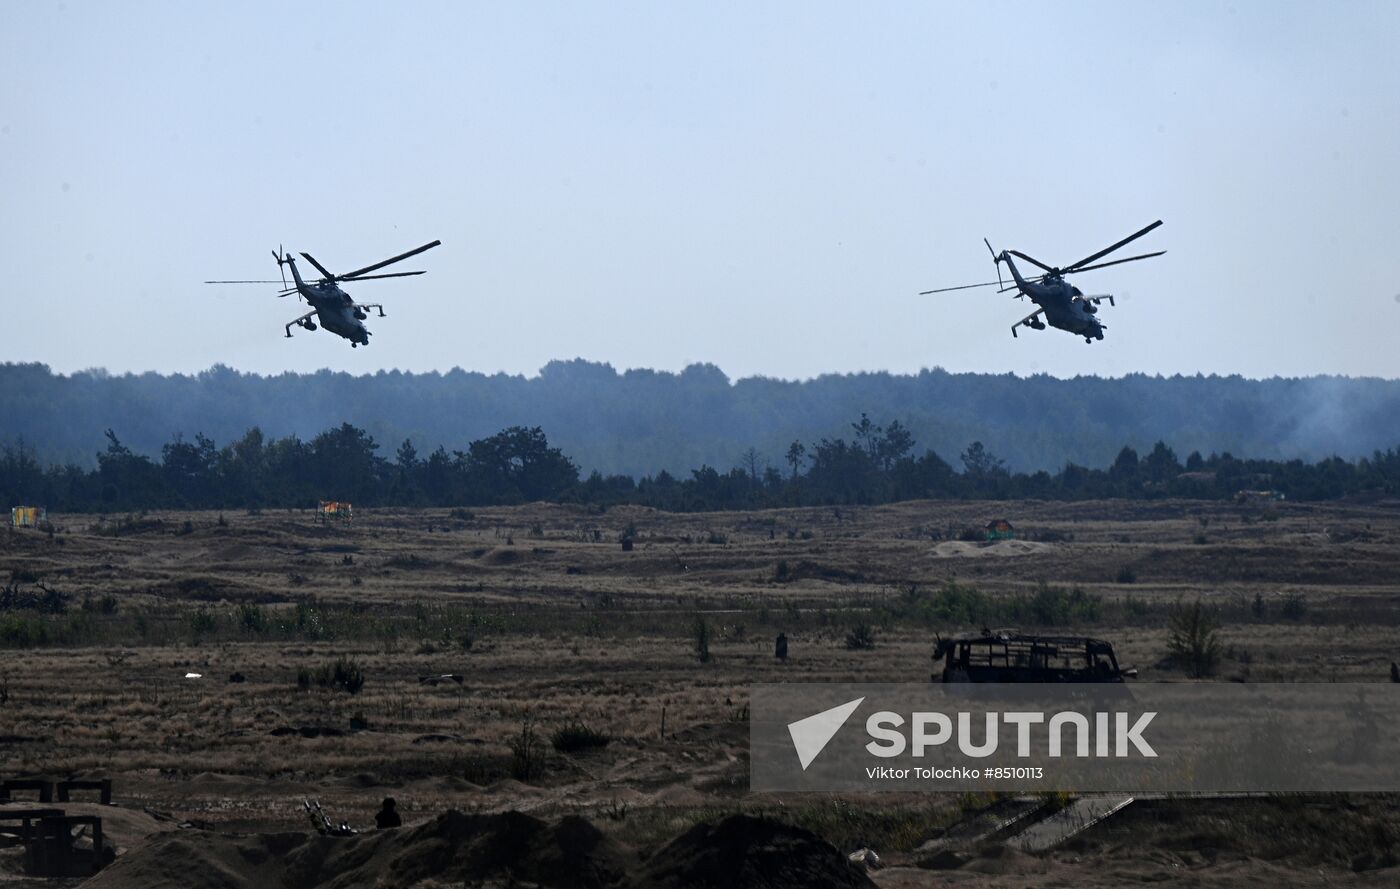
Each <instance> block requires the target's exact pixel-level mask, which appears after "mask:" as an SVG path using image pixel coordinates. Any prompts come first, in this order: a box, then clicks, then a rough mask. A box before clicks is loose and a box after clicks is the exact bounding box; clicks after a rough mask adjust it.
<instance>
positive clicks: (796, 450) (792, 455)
mask: <svg viewBox="0 0 1400 889" xmlns="http://www.w3.org/2000/svg"><path fill="white" fill-rule="evenodd" d="M786 459H787V464H788V466H790V467H792V478H793V479H794V480H796V478H797V470H798V469H799V468H800V467H801V466H802V461H803V460H805V459H807V447H806V445H804V444H802V442H800V441H794V442H793V443H792V444H790V445H788V449H787V458H786Z"/></svg>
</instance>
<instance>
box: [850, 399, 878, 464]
mask: <svg viewBox="0 0 1400 889" xmlns="http://www.w3.org/2000/svg"><path fill="white" fill-rule="evenodd" d="M851 428H852V429H854V430H855V432H856V441H858V442H860V444H861V447H863V448H865V452H866V453H867V454H869V455H870V458H871V459H872V460H873V459H875V449H876V442H877V441H878V439H879V436H880V427H879V426H876V425H875V424H874V423H872V422H870V418H869V417H867V416H866V415H865V412H864V411H862V412H861V415H860V422H858V423H852V424H851Z"/></svg>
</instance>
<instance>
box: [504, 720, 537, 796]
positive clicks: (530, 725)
mask: <svg viewBox="0 0 1400 889" xmlns="http://www.w3.org/2000/svg"><path fill="white" fill-rule="evenodd" d="M508 746H509V747H510V774H511V777H513V778H514V779H515V780H517V781H529V780H530V779H532V778H534V777H535V776H536V775H538V774H539V772H540V769H541V768H542V767H543V765H544V744H543V743H542V742H541V741H540V739H539V736H538V735H536V734H535V720H534V717H531V716H528V715H527V716H526V717H525V719H524V721H523V722H521V724H520V732H519V734H517V735H516V736H515V737H513V738H511V739H510V741H509V742H508Z"/></svg>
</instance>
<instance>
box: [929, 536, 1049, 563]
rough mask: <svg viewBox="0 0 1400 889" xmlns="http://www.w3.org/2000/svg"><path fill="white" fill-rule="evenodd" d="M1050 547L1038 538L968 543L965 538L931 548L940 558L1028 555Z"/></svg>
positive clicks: (944, 542) (948, 541)
mask: <svg viewBox="0 0 1400 889" xmlns="http://www.w3.org/2000/svg"><path fill="white" fill-rule="evenodd" d="M1051 548H1052V547H1051V546H1050V544H1048V543H1042V542H1040V541H1038V540H998V541H996V542H994V543H969V542H967V541H965V540H945V541H943V542H942V543H940V544H938V545H937V546H935V547H934V548H933V554H934V556H935V557H937V558H940V559H957V558H966V557H971V556H1003V557H1004V556H1028V555H1033V554H1035V553H1043V552H1046V551H1048V550H1050V549H1051Z"/></svg>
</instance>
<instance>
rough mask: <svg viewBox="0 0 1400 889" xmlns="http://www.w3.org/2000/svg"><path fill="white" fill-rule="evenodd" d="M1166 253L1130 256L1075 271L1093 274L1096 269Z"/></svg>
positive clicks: (1159, 251) (1163, 251)
mask: <svg viewBox="0 0 1400 889" xmlns="http://www.w3.org/2000/svg"><path fill="white" fill-rule="evenodd" d="M1166 252H1167V251H1165V250H1158V251H1157V252H1156V253H1144V254H1142V255H1141V256H1129V257H1128V258H1127V259H1115V260H1113V261H1112V262H1101V263H1099V264H1098V265H1086V266H1083V267H1081V268H1077V269H1074V271H1075V272H1076V273H1078V272H1092V271H1093V270H1094V269H1106V268H1108V267H1109V266H1111V265H1118V264H1119V263H1124V262H1136V261H1137V260H1139V259H1151V258H1152V257H1154V256H1161V255H1162V254H1163V253H1166Z"/></svg>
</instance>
